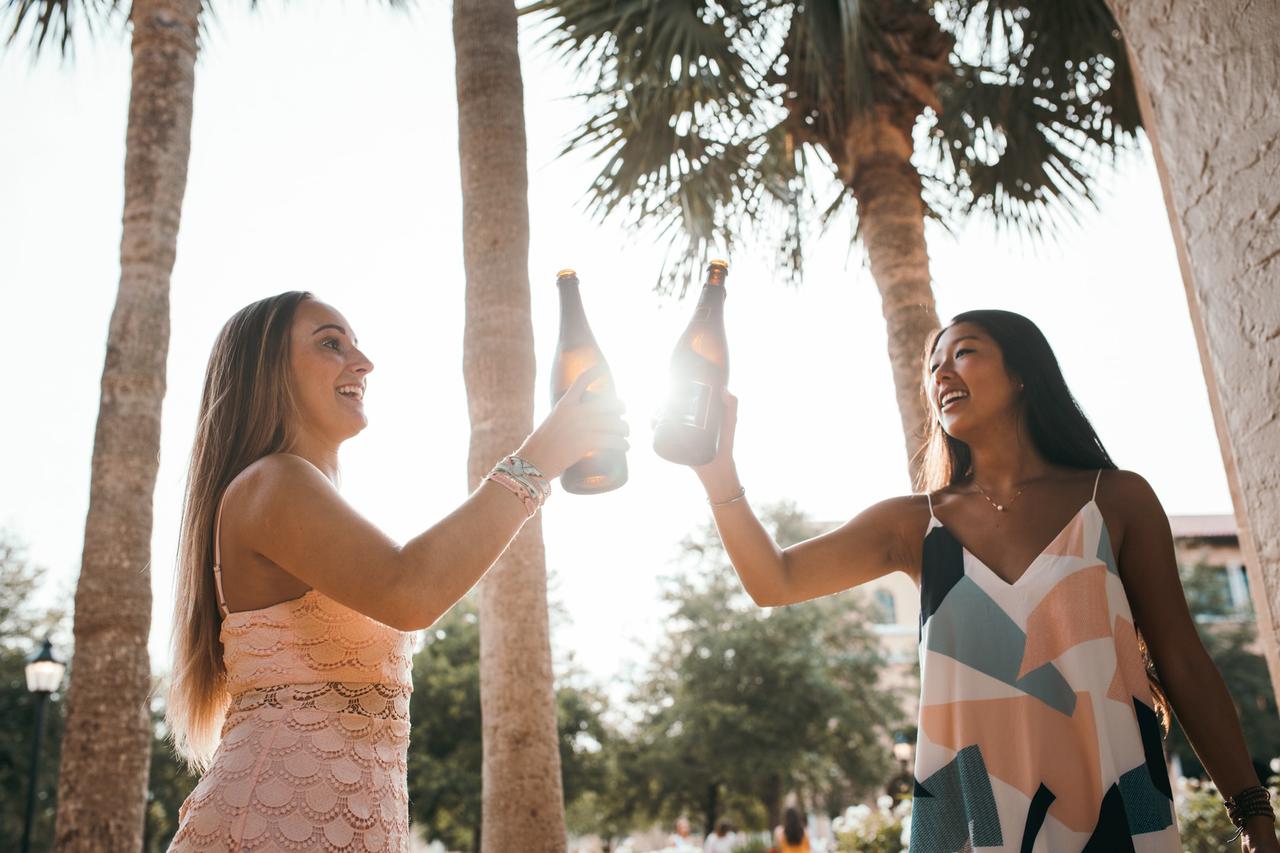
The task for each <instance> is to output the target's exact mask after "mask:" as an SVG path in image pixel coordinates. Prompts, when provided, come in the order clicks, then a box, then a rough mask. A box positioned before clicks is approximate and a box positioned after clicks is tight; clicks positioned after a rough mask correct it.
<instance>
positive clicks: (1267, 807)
mask: <svg viewBox="0 0 1280 853" xmlns="http://www.w3.org/2000/svg"><path fill="white" fill-rule="evenodd" d="M1223 805H1225V806H1226V807H1227V816H1228V817H1230V818H1231V822H1232V823H1233V824H1235V825H1236V834H1235V835H1233V836H1231V838H1229V839H1228V841H1229V842H1230V841H1235V840H1236V839H1237V838H1239V837H1240V836H1241V835H1242V834H1243V833H1244V825H1245V823H1246V822H1247V821H1248V820H1249V818H1251V817H1266V818H1270V819H1271V820H1273V821H1274V820H1275V819H1276V813H1275V810H1274V809H1273V808H1272V807H1271V791H1269V790H1267V789H1266V788H1264V787H1262V786H1261V785H1253V786H1251V787H1249V788H1245V789H1244V790H1243V791H1241V792H1240V793H1238V794H1236V795H1235V796H1234V797H1227V798H1226V799H1225V800H1223Z"/></svg>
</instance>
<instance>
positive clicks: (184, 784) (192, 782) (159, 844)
mask: <svg viewBox="0 0 1280 853" xmlns="http://www.w3.org/2000/svg"><path fill="white" fill-rule="evenodd" d="M165 692H166V691H165V689H164V688H163V687H162V686H160V685H157V686H156V688H155V690H154V691H153V694H154V695H155V696H164V695H165ZM199 781H200V779H199V777H197V776H196V775H195V774H194V773H192V772H191V771H190V769H188V767H187V763H186V762H185V761H182V760H180V759H179V758H178V756H177V754H176V753H175V752H174V751H173V741H172V739H171V738H170V736H169V730H168V727H167V726H166V725H165V722H164V708H163V707H162V706H161V705H160V704H159V703H156V704H153V705H152V708H151V768H150V772H149V773H148V774H147V812H146V819H145V822H144V824H143V831H142V850H143V853H164V851H165V850H168V849H169V842H171V841H172V840H173V836H174V834H175V833H176V832H177V831H178V810H179V809H180V808H181V807H182V803H183V802H184V801H185V800H186V799H187V795H188V794H190V793H191V791H192V789H194V788H195V786H196V783H197V782H199Z"/></svg>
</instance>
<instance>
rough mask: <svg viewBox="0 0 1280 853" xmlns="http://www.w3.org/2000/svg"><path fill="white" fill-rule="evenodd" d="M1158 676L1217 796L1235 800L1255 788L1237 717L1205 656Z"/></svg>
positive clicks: (1196, 656)
mask: <svg viewBox="0 0 1280 853" xmlns="http://www.w3.org/2000/svg"><path fill="white" fill-rule="evenodd" d="M1162 675H1163V679H1162V683H1163V685H1164V688H1165V692H1166V693H1167V694H1168V696H1169V701H1170V703H1171V704H1172V705H1173V710H1174V713H1175V714H1176V715H1177V717H1178V723H1179V724H1180V725H1181V726H1182V728H1183V730H1184V731H1186V733H1187V739H1188V740H1190V741H1191V746H1192V748H1193V749H1195V752H1196V757H1197V758H1198V759H1199V760H1200V763H1201V764H1203V765H1204V767H1205V769H1206V770H1207V771H1208V772H1209V775H1210V776H1211V777H1212V778H1213V782H1214V784H1215V785H1216V786H1217V787H1218V790H1219V791H1220V792H1221V793H1222V795H1223V796H1224V797H1230V796H1234V795H1235V794H1237V793H1239V792H1240V791H1242V790H1243V789H1245V788H1248V787H1251V786H1253V785H1257V784H1258V776H1257V774H1256V773H1255V772H1254V769H1253V764H1252V762H1251V761H1250V759H1249V750H1248V748H1247V747H1246V746H1245V740H1244V732H1243V731H1242V730H1241V728H1240V718H1239V716H1238V715H1237V713H1236V708H1235V705H1234V703H1233V702H1232V701H1231V694H1230V693H1229V692H1228V691H1227V686H1226V684H1225V682H1223V680H1222V675H1221V674H1220V673H1219V672H1218V668H1217V667H1216V666H1214V664H1213V660H1212V659H1211V658H1210V657H1209V655H1208V654H1207V653H1206V652H1204V651H1203V650H1199V651H1197V652H1194V653H1192V656H1191V659H1190V660H1188V661H1186V662H1185V663H1184V665H1183V666H1181V667H1179V668H1178V669H1177V670H1175V671H1173V672H1169V673H1162Z"/></svg>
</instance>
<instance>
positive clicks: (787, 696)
mask: <svg viewBox="0 0 1280 853" xmlns="http://www.w3.org/2000/svg"><path fill="white" fill-rule="evenodd" d="M765 518H766V523H767V525H768V526H769V527H771V528H772V530H773V532H774V534H775V536H776V537H777V538H778V540H779V542H781V543H782V544H787V543H789V542H793V541H798V540H799V539H802V538H804V537H805V536H807V535H811V533H812V532H813V530H812V526H811V524H810V523H809V522H808V521H807V519H805V517H804V516H803V515H802V514H801V513H799V512H797V511H796V510H795V508H794V507H792V506H789V505H782V506H778V507H774V508H771V509H770V510H769V511H768V512H766V514H765ZM683 550H684V556H685V558H686V560H687V561H688V563H689V569H688V571H686V572H684V573H682V574H680V575H677V576H675V577H673V578H670V579H668V581H667V588H666V591H665V593H664V596H665V598H666V600H667V601H668V602H669V603H670V604H671V605H672V608H673V613H672V617H671V620H670V623H669V629H668V632H667V635H666V639H665V641H664V642H663V644H662V646H661V647H660V648H659V649H658V651H657V653H656V655H655V657H654V659H653V661H652V662H651V665H650V666H649V668H648V672H647V674H646V676H645V677H644V678H643V679H642V680H641V682H640V683H639V684H638V686H637V689H636V691H635V696H634V699H633V701H634V702H635V704H636V705H638V706H639V708H640V709H641V718H640V721H639V723H638V725H637V727H636V731H635V734H634V736H633V737H631V738H629V739H628V742H627V744H626V746H625V747H624V748H623V754H622V755H621V756H620V758H619V761H618V766H619V768H620V776H621V779H620V784H621V785H622V786H623V787H624V789H625V790H626V791H627V792H628V793H629V795H630V796H631V798H632V802H633V810H634V812H635V813H636V814H640V813H643V814H645V815H647V816H651V817H655V818H661V819H664V820H669V819H670V818H672V817H674V816H675V815H677V814H679V813H680V812H682V811H686V810H690V811H693V812H695V813H698V814H700V815H701V816H702V819H703V826H704V827H710V826H714V824H715V821H716V819H717V818H718V817H719V816H720V815H721V814H724V813H726V811H729V812H732V813H733V814H734V815H735V817H736V818H738V820H739V821H740V822H742V823H744V824H747V825H754V826H761V825H764V826H773V825H776V823H778V822H779V821H780V818H781V807H782V801H783V797H784V795H785V794H786V793H787V792H788V791H791V790H795V789H800V790H804V791H808V792H811V793H813V794H814V795H816V796H819V797H822V798H823V799H826V800H828V801H830V800H832V799H833V797H834V796H835V795H838V794H839V792H850V793H852V792H857V791H860V790H866V789H869V788H871V787H873V786H877V785H879V784H881V783H882V782H883V780H884V779H885V778H887V775H888V772H889V770H890V766H891V765H890V761H889V756H888V752H887V749H886V748H885V743H886V742H887V739H888V738H887V734H888V732H889V730H890V729H891V728H892V727H893V726H894V725H895V724H896V723H897V722H898V718H899V714H900V712H899V710H898V707H897V702H896V700H895V698H894V697H893V696H891V695H889V694H888V693H886V692H884V691H881V690H880V689H879V688H878V687H877V678H878V675H879V671H880V669H881V667H882V666H883V665H884V661H883V660H882V658H881V657H880V654H879V649H878V645H877V641H876V639H875V638H874V637H873V636H872V635H871V634H870V633H869V632H868V631H867V630H866V625H867V623H868V622H869V621H870V619H869V617H868V611H867V610H866V609H865V608H864V606H863V605H862V604H861V603H860V602H859V600H858V599H857V598H855V597H852V596H849V595H842V596H833V597H830V598H826V599H822V600H818V601H813V602H808V603H805V604H799V605H793V606H790V607H781V608H775V609H773V610H763V609H760V608H758V607H756V606H755V605H754V604H753V603H752V602H751V601H750V599H749V598H748V597H747V595H746V594H745V592H744V591H743V590H742V587H741V584H740V583H739V582H738V580H737V577H736V576H735V575H734V574H733V571H732V569H731V568H730V566H729V564H728V561H727V559H726V558H725V555H724V551H723V548H722V546H721V545H720V542H719V537H718V535H717V534H716V533H715V530H714V528H713V527H708V528H705V529H703V530H702V531H700V532H699V533H698V534H696V535H695V536H693V537H691V538H690V539H689V540H688V541H687V542H686V543H685V544H684V548H683ZM829 804H830V805H835V804H834V803H830V802H829Z"/></svg>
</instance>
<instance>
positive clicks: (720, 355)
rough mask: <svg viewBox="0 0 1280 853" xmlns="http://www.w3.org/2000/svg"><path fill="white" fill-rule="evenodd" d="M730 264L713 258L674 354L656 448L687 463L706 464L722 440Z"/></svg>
mask: <svg viewBox="0 0 1280 853" xmlns="http://www.w3.org/2000/svg"><path fill="white" fill-rule="evenodd" d="M728 275H729V264H728V263H727V262H725V261H712V262H711V263H710V264H709V265H708V266H707V280H706V283H705V284H703V286H702V295H701V296H700V297H698V307H697V308H696V309H694V312H693V319H692V320H690V321H689V325H688V326H687V327H686V328H685V330H684V334H683V335H681V336H680V341H679V343H677V344H676V348H675V351H674V352H673V353H672V354H671V384H670V386H669V391H668V395H667V402H666V405H665V406H664V407H663V410H662V414H661V415H660V416H659V418H658V422H657V424H656V425H655V427H654V431H653V449H654V451H656V452H657V454H658V455H659V456H661V457H662V458H663V459H667V460H670V461H672V462H678V463H680V464H682V465H704V464H706V463H707V462H710V461H711V460H712V459H714V458H715V455H716V449H717V447H718V446H719V443H720V420H721V416H722V409H723V403H722V402H721V400H720V392H721V390H722V389H723V388H724V387H725V385H726V384H727V383H728V381H729V344H728V341H727V340H726V339H725V333H724V299H725V291H724V280H725V278H726V277H727V276H728Z"/></svg>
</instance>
